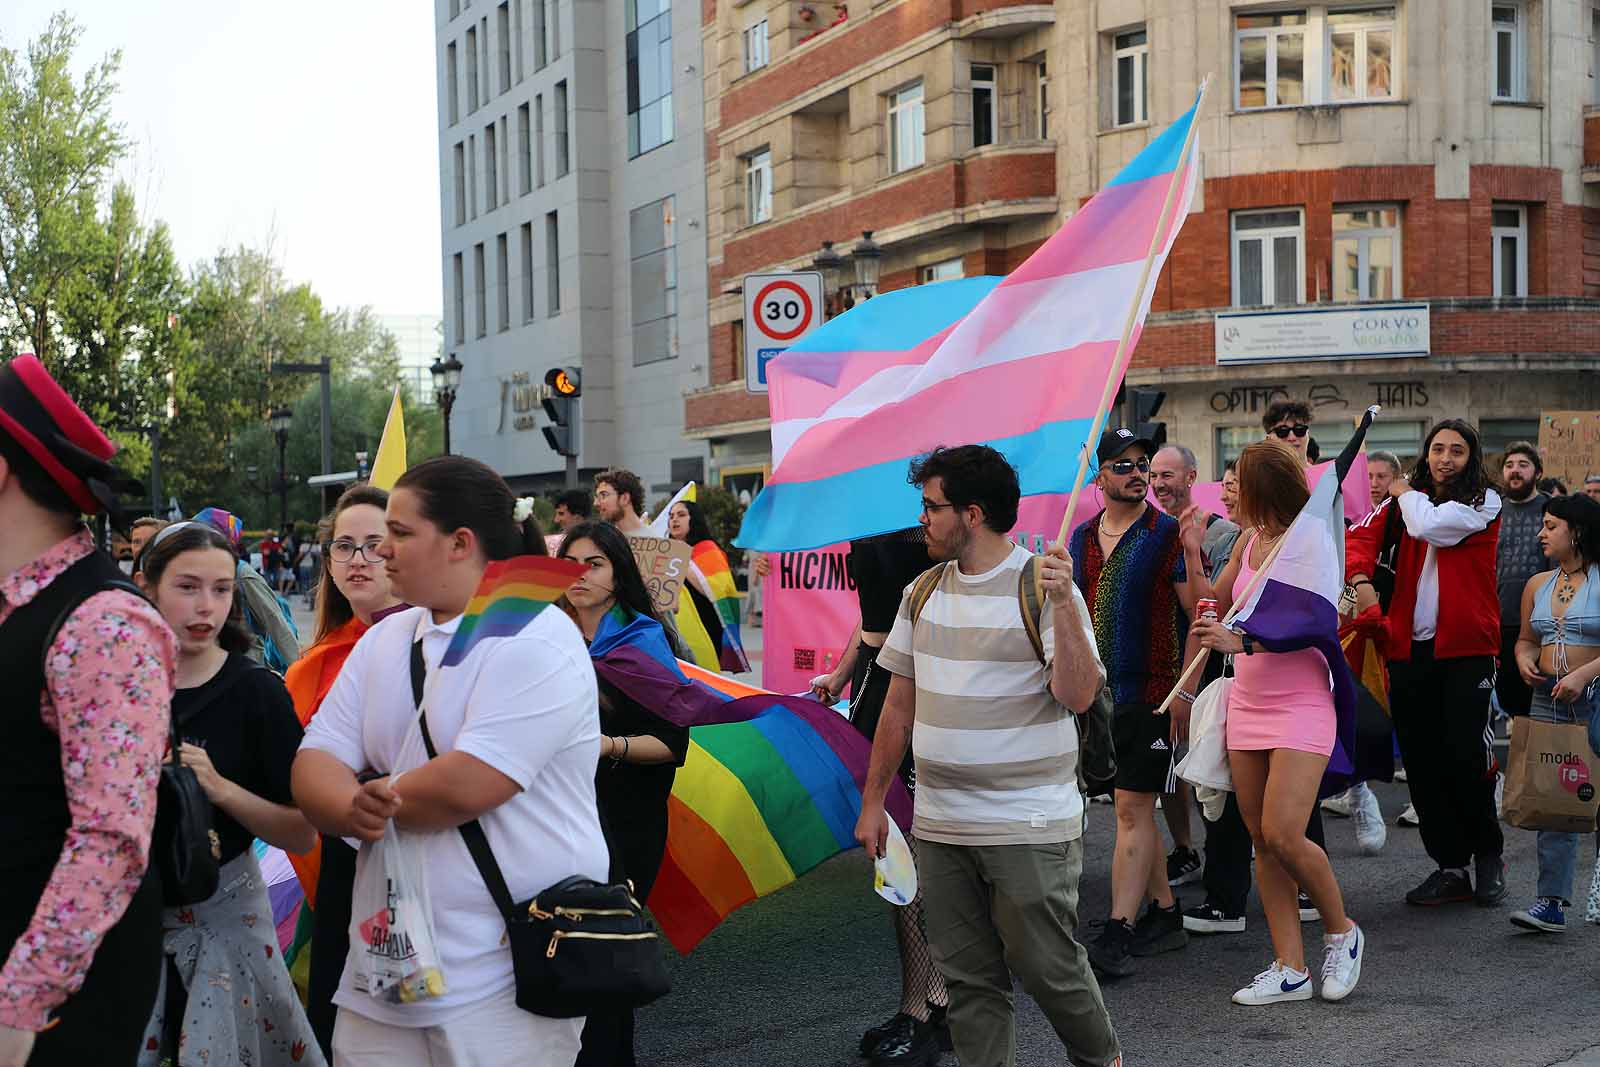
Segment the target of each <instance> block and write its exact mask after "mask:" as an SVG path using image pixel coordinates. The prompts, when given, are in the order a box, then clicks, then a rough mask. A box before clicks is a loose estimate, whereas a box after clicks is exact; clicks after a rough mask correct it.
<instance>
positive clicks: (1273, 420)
mask: <svg viewBox="0 0 1600 1067" xmlns="http://www.w3.org/2000/svg"><path fill="white" fill-rule="evenodd" d="M1290 418H1296V419H1299V420H1300V421H1301V422H1304V423H1305V424H1306V425H1308V426H1309V425H1310V424H1311V422H1312V421H1313V420H1314V418H1315V416H1314V415H1312V413H1311V405H1310V404H1308V403H1306V402H1305V401H1304V400H1290V399H1287V398H1285V399H1283V400H1274V401H1273V402H1272V403H1270V404H1268V405H1267V410H1266V411H1263V412H1262V413H1261V428H1262V429H1263V430H1270V429H1272V428H1273V427H1274V426H1276V425H1278V423H1280V422H1282V421H1283V420H1284V419H1290Z"/></svg>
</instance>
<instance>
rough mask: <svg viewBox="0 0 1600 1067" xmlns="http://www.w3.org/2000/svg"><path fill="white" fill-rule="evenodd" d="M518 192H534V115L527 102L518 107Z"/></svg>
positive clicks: (523, 194)
mask: <svg viewBox="0 0 1600 1067" xmlns="http://www.w3.org/2000/svg"><path fill="white" fill-rule="evenodd" d="M517 192H518V193H519V194H520V195H522V196H527V195H528V194H529V193H531V192H533V115H532V109H531V108H530V107H529V106H528V105H527V104H523V105H522V106H520V107H518V108H517Z"/></svg>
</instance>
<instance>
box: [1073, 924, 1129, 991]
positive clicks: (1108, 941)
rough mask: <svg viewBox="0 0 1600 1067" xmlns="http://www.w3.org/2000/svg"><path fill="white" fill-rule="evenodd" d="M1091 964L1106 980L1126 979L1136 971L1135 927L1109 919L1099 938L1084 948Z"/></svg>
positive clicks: (1101, 929)
mask: <svg viewBox="0 0 1600 1067" xmlns="http://www.w3.org/2000/svg"><path fill="white" fill-rule="evenodd" d="M1084 947H1085V948H1087V949H1088V950H1089V964H1090V965H1091V966H1092V967H1094V969H1095V970H1096V971H1097V972H1098V973H1099V974H1100V975H1101V976H1102V977H1104V978H1125V977H1127V976H1128V975H1130V974H1132V973H1133V971H1134V962H1133V927H1131V926H1129V925H1128V924H1127V923H1126V922H1124V921H1123V920H1121V919H1107V920H1106V924H1105V925H1104V926H1103V927H1101V928H1100V933H1099V936H1097V937H1096V938H1095V939H1094V940H1092V941H1090V942H1089V943H1088V944H1087V945H1085V946H1084Z"/></svg>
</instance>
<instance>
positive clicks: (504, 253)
mask: <svg viewBox="0 0 1600 1067" xmlns="http://www.w3.org/2000/svg"><path fill="white" fill-rule="evenodd" d="M509 244H510V242H509V241H508V240H507V239H506V235H505V234H501V235H500V236H499V237H496V238H495V241H494V269H495V278H494V282H495V296H496V297H498V300H497V302H496V307H495V310H496V311H498V312H499V313H500V332H501V333H505V332H506V331H507V330H509V329H511V249H510V247H509Z"/></svg>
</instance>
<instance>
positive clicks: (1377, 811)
mask: <svg viewBox="0 0 1600 1067" xmlns="http://www.w3.org/2000/svg"><path fill="white" fill-rule="evenodd" d="M1350 799H1351V800H1352V801H1353V802H1354V811H1355V818H1356V845H1357V846H1359V847H1360V849H1361V851H1362V852H1363V853H1365V854H1366V855H1368V856H1376V855H1377V854H1378V853H1380V852H1382V851H1383V846H1384V845H1385V844H1386V843H1387V842H1388V840H1389V828H1388V827H1386V826H1384V825H1383V809H1382V808H1380V807H1379V806H1378V795H1377V794H1376V793H1374V792H1373V791H1372V790H1371V789H1370V788H1369V787H1368V786H1367V784H1366V783H1365V782H1363V783H1361V784H1360V785H1353V786H1351V787H1350Z"/></svg>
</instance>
